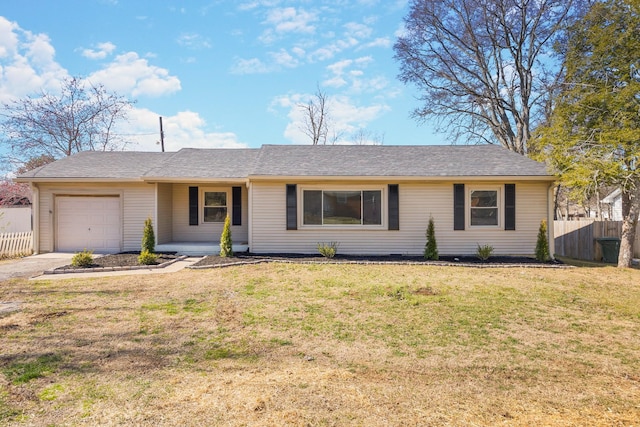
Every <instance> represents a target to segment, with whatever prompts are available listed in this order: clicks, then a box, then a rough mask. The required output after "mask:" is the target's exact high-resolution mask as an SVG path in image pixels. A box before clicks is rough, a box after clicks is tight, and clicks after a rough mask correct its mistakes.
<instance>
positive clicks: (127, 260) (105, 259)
mask: <svg viewBox="0 0 640 427" xmlns="http://www.w3.org/2000/svg"><path fill="white" fill-rule="evenodd" d="M157 255H158V260H157V262H156V264H155V265H159V264H163V263H165V262H169V261H174V260H176V259H177V258H178V256H177V255H176V254H175V253H159V254H157ZM138 256H140V253H139V252H123V253H120V254H111V255H104V256H96V257H95V258H94V259H93V264H91V265H90V266H88V267H74V266H72V265H65V266H64V267H60V268H56V270H86V269H89V268H110V267H114V268H115V267H139V266H141V264H140V263H139V262H138ZM152 265H154V264H152Z"/></svg>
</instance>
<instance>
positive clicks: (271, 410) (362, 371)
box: [0, 264, 640, 426]
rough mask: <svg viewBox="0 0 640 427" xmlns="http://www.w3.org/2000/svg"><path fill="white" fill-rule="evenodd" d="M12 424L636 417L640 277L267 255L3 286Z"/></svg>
mask: <svg viewBox="0 0 640 427" xmlns="http://www.w3.org/2000/svg"><path fill="white" fill-rule="evenodd" d="M0 300H1V301H22V302H23V310H22V311H21V312H18V313H13V314H10V315H7V316H4V317H1V318H0V349H1V351H0V353H1V355H0V372H1V373H0V424H1V425H8V426H12V425H20V426H23V425H37V426H41V425H42V426H45V425H47V426H48V425H50V426H62V425H143V426H144V425H153V426H174V425H185V426H197V425H223V426H238V425H269V426H282V425H292V426H298V425H304V426H306V425H313V426H316V425H320V426H323V425H326V426H343V425H355V426H390V425H402V426H411V425H476V426H483V425H497V424H499V425H508V426H530V425H536V426H545V425H554V426H555V425H561V426H582V425H607V426H611V425H620V426H627V425H628V426H631V425H638V424H639V423H640V336H639V333H638V331H639V330H640V271H638V270H618V269H615V268H611V267H603V268H576V269H567V270H557V269H527V268H514V269H471V268H453V267H449V268H447V267H428V266H397V265H396V266H362V265H288V264H261V265H254V266H243V267H232V268H226V269H217V270H200V271H184V272H181V273H177V274H172V275H157V276H145V277H144V278H140V277H139V276H129V277H119V278H103V279H92V280H83V279H75V280H69V281H40V282H28V281H25V280H13V281H9V282H5V283H3V284H2V285H1V287H0Z"/></svg>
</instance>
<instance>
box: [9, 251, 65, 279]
mask: <svg viewBox="0 0 640 427" xmlns="http://www.w3.org/2000/svg"><path fill="white" fill-rule="evenodd" d="M71 257H73V254H65V253H56V252H54V253H49V254H40V255H31V256H28V257H25V258H19V259H12V260H6V261H0V282H3V281H5V280H8V279H11V278H14V277H33V276H37V275H40V274H42V272H43V271H45V270H49V269H52V268H56V267H62V266H63V265H68V264H70V263H71Z"/></svg>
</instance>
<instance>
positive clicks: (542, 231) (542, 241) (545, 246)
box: [536, 219, 551, 262]
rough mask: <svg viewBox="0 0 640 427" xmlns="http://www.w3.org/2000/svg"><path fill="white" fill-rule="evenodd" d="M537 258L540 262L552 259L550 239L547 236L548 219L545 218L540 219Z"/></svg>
mask: <svg viewBox="0 0 640 427" xmlns="http://www.w3.org/2000/svg"><path fill="white" fill-rule="evenodd" d="M536 259H537V260H538V261H540V262H545V261H549V259H551V255H550V254H549V239H548V238H547V221H545V220H544V219H543V220H542V221H540V228H539V229H538V240H537V242H536Z"/></svg>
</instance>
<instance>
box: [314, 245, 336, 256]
mask: <svg viewBox="0 0 640 427" xmlns="http://www.w3.org/2000/svg"><path fill="white" fill-rule="evenodd" d="M318 252H320V255H322V256H323V257H325V258H333V257H334V256H336V253H337V252H338V242H329V243H318Z"/></svg>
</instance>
